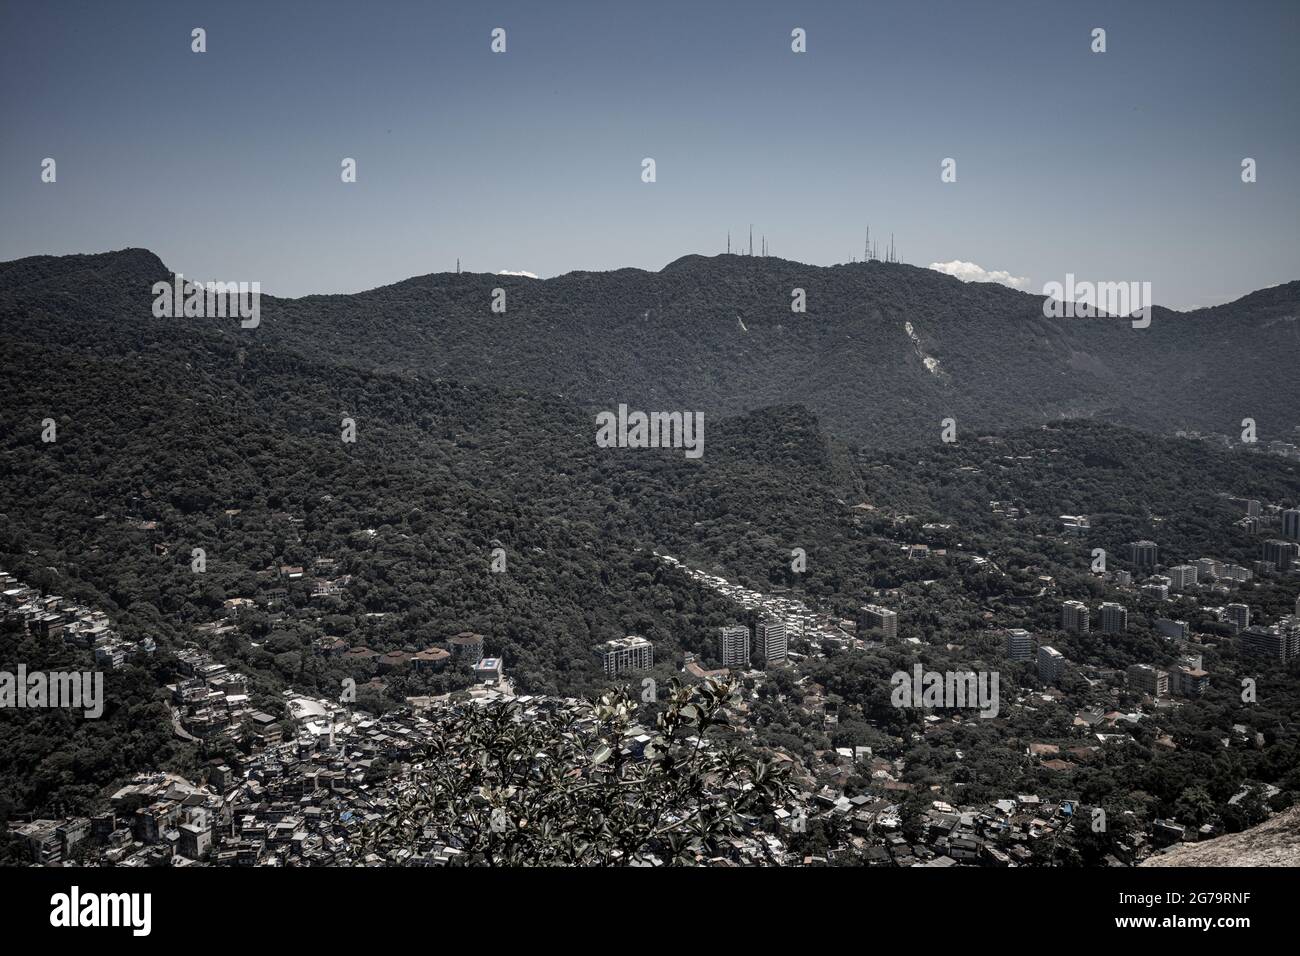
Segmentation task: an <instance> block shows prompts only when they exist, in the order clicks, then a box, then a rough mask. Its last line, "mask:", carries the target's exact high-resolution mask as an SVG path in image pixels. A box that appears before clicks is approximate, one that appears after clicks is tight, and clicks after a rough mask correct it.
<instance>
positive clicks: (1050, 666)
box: [1038, 644, 1065, 684]
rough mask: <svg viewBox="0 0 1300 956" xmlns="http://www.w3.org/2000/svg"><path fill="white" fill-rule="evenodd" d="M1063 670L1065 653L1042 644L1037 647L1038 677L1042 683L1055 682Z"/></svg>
mask: <svg viewBox="0 0 1300 956" xmlns="http://www.w3.org/2000/svg"><path fill="white" fill-rule="evenodd" d="M1064 672H1065V655H1064V654H1062V653H1061V652H1060V651H1058V650H1057V649H1056V648H1054V647H1049V646H1048V645H1046V644H1044V645H1042V646H1041V647H1039V648H1038V679H1039V680H1040V681H1042V682H1043V683H1044V684H1055V683H1056V682H1057V681H1058V680H1060V679H1061V674H1063V673H1064Z"/></svg>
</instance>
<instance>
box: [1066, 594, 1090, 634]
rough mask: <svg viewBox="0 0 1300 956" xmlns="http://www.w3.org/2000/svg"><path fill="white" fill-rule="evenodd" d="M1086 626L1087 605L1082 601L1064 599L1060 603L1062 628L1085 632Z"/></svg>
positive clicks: (1087, 625) (1086, 630) (1079, 632)
mask: <svg viewBox="0 0 1300 956" xmlns="http://www.w3.org/2000/svg"><path fill="white" fill-rule="evenodd" d="M1088 628H1089V624H1088V605H1086V604H1084V603H1083V602H1082V601H1066V602H1065V603H1064V604H1062V605H1061V629H1062V630H1065V631H1074V632H1075V633H1078V634H1087V633H1088Z"/></svg>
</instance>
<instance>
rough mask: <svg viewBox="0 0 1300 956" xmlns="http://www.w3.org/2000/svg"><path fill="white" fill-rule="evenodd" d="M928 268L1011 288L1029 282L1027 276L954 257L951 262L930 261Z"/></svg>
mask: <svg viewBox="0 0 1300 956" xmlns="http://www.w3.org/2000/svg"><path fill="white" fill-rule="evenodd" d="M930 268H931V269H933V270H935V271H936V272H942V273H944V274H945V275H950V276H956V277H957V278H958V279H960V280H961V281H962V282H1000V283H1001V284H1002V285H1005V286H1010V287H1011V288H1013V289H1023V288H1024V287H1025V285H1026V284H1027V283H1028V282H1029V277H1028V276H1013V275H1012V274H1011V273H1010V272H1004V271H1003V270H1001V269H998V270H997V271H996V272H990V271H989V270H988V269H985V268H984V267H983V266H977V265H976V264H975V263H973V262H962V261H961V260H960V259H954V260H952V262H931V263H930Z"/></svg>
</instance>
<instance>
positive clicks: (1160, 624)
mask: <svg viewBox="0 0 1300 956" xmlns="http://www.w3.org/2000/svg"><path fill="white" fill-rule="evenodd" d="M1156 630H1157V631H1158V632H1160V634H1161V635H1162V636H1163V637H1168V638H1172V639H1173V640H1175V641H1185V640H1187V636H1188V634H1190V633H1191V629H1190V628H1189V627H1188V626H1187V622H1186V621H1175V620H1173V619H1171V618H1167V617H1161V618H1157V619H1156Z"/></svg>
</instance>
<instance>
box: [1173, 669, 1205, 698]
mask: <svg viewBox="0 0 1300 956" xmlns="http://www.w3.org/2000/svg"><path fill="white" fill-rule="evenodd" d="M1209 686H1210V675H1209V674H1207V673H1206V672H1205V671H1203V670H1201V668H1200V666H1199V665H1196V666H1191V665H1188V664H1182V665H1179V666H1178V667H1175V668H1174V669H1173V671H1172V672H1170V674H1169V688H1170V690H1172V691H1173V692H1174V693H1175V694H1177V695H1178V696H1179V697H1200V696H1201V695H1202V694H1204V693H1205V691H1206V689H1207V688H1209Z"/></svg>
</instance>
